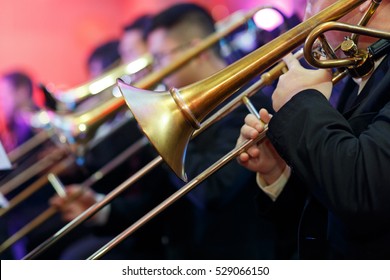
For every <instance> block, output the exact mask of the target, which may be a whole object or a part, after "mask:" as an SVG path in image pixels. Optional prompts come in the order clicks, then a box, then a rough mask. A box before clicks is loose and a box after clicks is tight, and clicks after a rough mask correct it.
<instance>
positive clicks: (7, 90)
mask: <svg viewBox="0 0 390 280" xmlns="http://www.w3.org/2000/svg"><path fill="white" fill-rule="evenodd" d="M36 109H37V107H36V104H35V103H34V101H33V83H32V80H31V78H30V77H29V76H28V75H27V74H25V73H23V72H19V71H15V72H9V73H5V74H4V75H2V77H1V78H0V140H1V142H2V143H3V146H4V148H5V150H6V152H7V153H8V152H10V151H12V150H13V149H15V148H16V147H18V146H19V145H20V144H22V143H24V142H25V141H26V140H28V139H29V138H30V137H31V136H32V135H33V133H34V132H33V130H32V128H31V117H32V114H33V113H34V112H35V111H36Z"/></svg>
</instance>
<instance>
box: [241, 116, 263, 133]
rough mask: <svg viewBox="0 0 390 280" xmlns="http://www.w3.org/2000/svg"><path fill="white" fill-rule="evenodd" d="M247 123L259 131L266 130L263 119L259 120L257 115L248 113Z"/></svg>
mask: <svg viewBox="0 0 390 280" xmlns="http://www.w3.org/2000/svg"><path fill="white" fill-rule="evenodd" d="M245 124H246V125H247V126H249V127H251V128H253V129H255V130H256V131H258V132H261V131H263V130H264V124H263V123H262V121H261V120H259V119H258V118H257V117H256V116H254V115H253V114H248V115H247V116H246V117H245Z"/></svg>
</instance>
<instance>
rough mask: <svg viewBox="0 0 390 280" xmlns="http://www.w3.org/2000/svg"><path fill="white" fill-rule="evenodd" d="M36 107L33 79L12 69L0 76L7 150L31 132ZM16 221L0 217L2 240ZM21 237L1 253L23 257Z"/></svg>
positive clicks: (1, 135)
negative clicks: (9, 249)
mask: <svg viewBox="0 0 390 280" xmlns="http://www.w3.org/2000/svg"><path fill="white" fill-rule="evenodd" d="M35 110H36V105H35V103H34V102H33V82H32V79H31V78H30V76H29V75H28V74H26V73H24V72H22V71H11V72H7V73H5V74H3V75H2V76H1V78H0V140H1V143H2V144H3V146H4V149H5V151H6V152H7V153H9V152H11V151H12V150H14V149H15V148H17V147H18V146H19V145H21V144H23V143H24V142H25V141H27V140H28V139H30V138H31V137H32V136H33V135H34V131H33V129H32V127H31V116H32V114H33V113H34V112H35ZM18 224H19V222H18V221H13V222H12V221H9V220H7V219H4V218H2V219H1V240H0V241H1V242H2V241H4V240H5V239H6V237H7V236H8V235H9V234H12V233H13V232H14V231H15V230H16V228H17V227H18V226H19V225H18ZM24 253H25V250H24V240H22V241H20V242H19V243H17V244H16V245H15V246H14V247H13V248H12V250H11V251H7V252H5V253H4V255H2V256H1V258H2V259H13V258H18V257H21V256H23V254H24Z"/></svg>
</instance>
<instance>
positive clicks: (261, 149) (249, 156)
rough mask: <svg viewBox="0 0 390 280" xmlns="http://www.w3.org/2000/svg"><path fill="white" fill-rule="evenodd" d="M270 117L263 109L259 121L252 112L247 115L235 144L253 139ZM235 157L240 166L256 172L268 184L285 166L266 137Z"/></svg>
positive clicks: (276, 177) (275, 178)
mask: <svg viewBox="0 0 390 280" xmlns="http://www.w3.org/2000/svg"><path fill="white" fill-rule="evenodd" d="M271 117H272V116H271V115H270V114H269V113H268V111H267V110H265V109H261V110H260V118H261V121H260V120H259V119H257V118H256V117H255V116H254V115H253V114H249V115H247V116H246V118H245V124H244V125H243V126H242V127H241V133H240V136H239V138H238V140H237V146H239V145H241V143H242V142H244V141H246V140H249V139H255V138H256V137H257V136H258V135H259V133H261V132H262V131H263V130H264V124H268V123H269V121H270V120H271ZM237 159H238V162H239V163H240V164H241V165H242V166H244V167H246V168H247V169H249V170H251V171H254V172H258V173H259V174H260V175H261V176H262V177H263V179H264V180H265V181H266V182H267V183H268V184H272V183H273V182H274V181H275V180H277V179H278V178H279V176H280V175H281V174H282V172H283V170H284V168H285V167H286V163H285V161H284V160H283V159H282V158H281V157H280V156H279V154H278V153H277V151H276V150H275V148H274V146H273V145H272V144H271V142H270V141H269V140H268V139H264V140H263V141H261V143H258V144H257V145H253V146H251V147H250V148H249V149H248V150H247V151H246V152H243V153H241V154H240V155H239V157H238V158H237Z"/></svg>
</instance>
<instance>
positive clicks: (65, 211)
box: [49, 185, 96, 222]
mask: <svg viewBox="0 0 390 280" xmlns="http://www.w3.org/2000/svg"><path fill="white" fill-rule="evenodd" d="M65 190H66V197H65V198H63V197H60V196H54V197H52V198H51V199H50V201H49V203H50V205H52V206H55V207H57V208H58V210H59V211H60V212H61V214H62V218H63V220H65V221H67V222H69V221H71V220H73V219H74V218H76V217H77V216H79V215H80V214H81V213H83V212H84V211H85V210H86V209H88V208H89V207H90V206H92V205H93V204H95V203H96V193H95V192H94V191H93V190H91V189H89V188H83V187H82V186H81V185H69V186H67V187H66V189H65Z"/></svg>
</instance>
